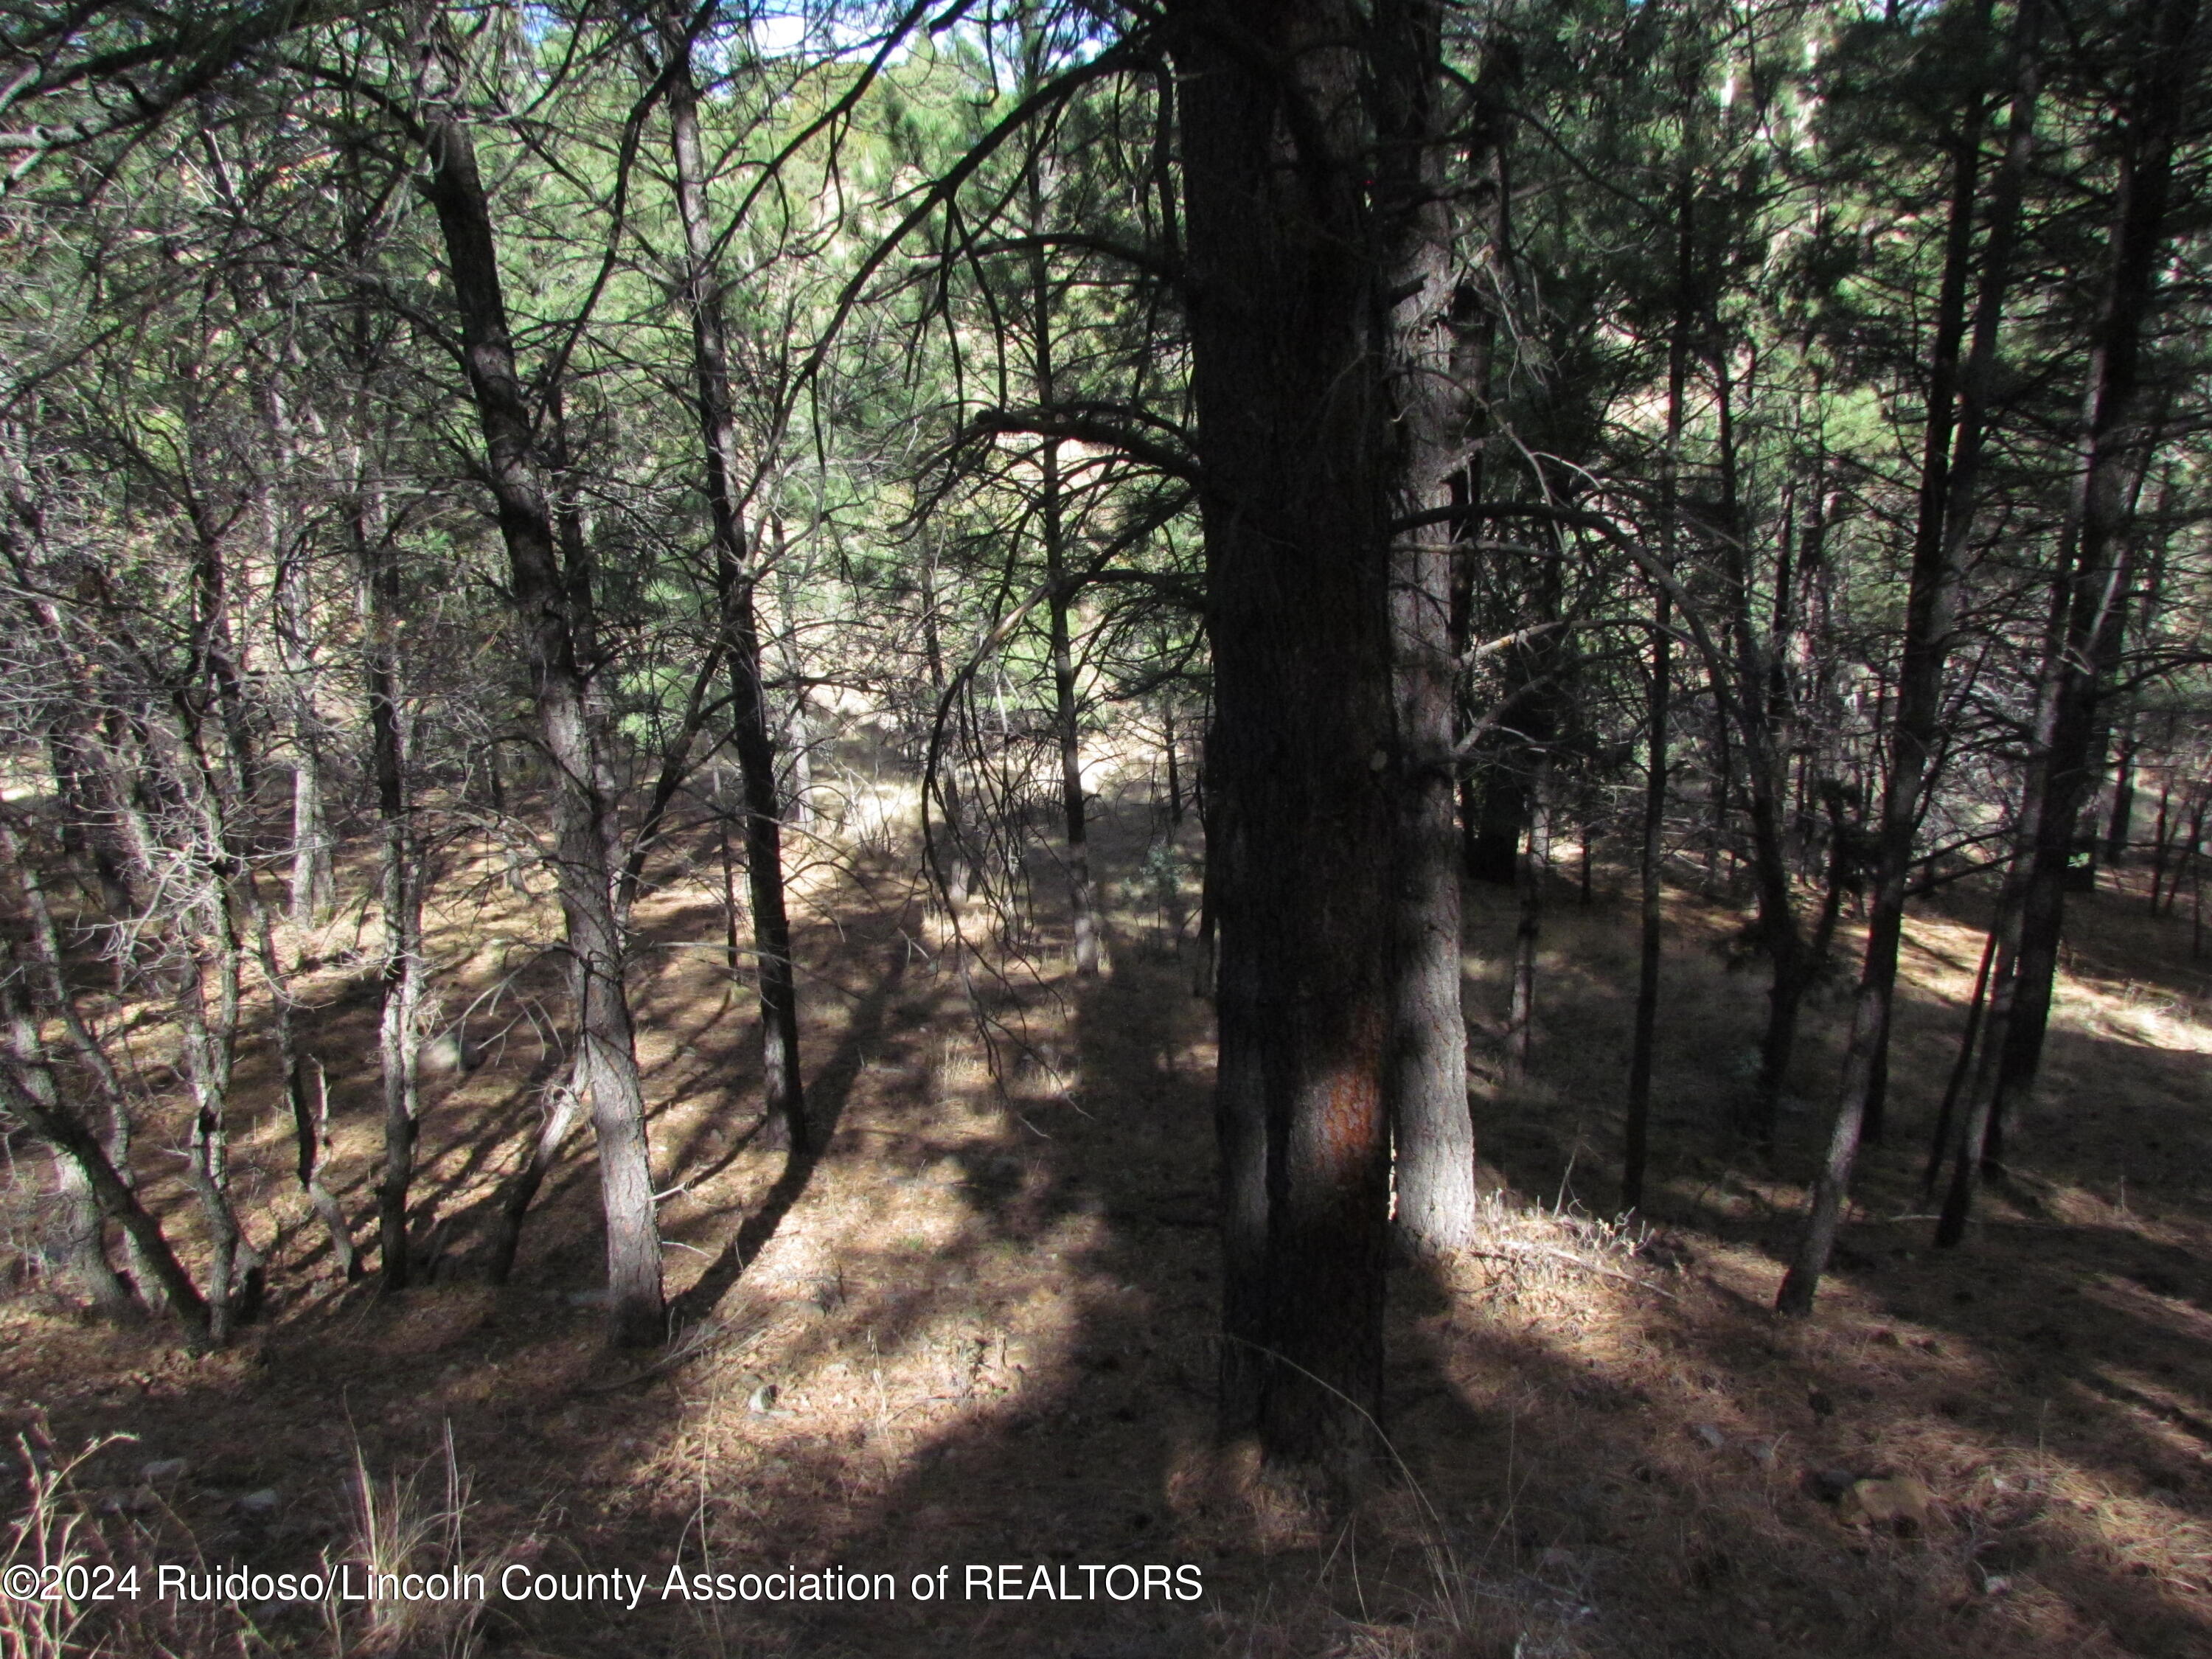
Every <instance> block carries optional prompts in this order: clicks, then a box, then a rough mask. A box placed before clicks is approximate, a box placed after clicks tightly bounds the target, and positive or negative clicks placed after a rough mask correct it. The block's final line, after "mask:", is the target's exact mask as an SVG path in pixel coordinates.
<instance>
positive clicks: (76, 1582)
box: [0, 1428, 254, 1659]
mask: <svg viewBox="0 0 2212 1659" xmlns="http://www.w3.org/2000/svg"><path fill="white" fill-rule="evenodd" d="M130 1443H131V1437H130V1436H129V1435H119V1434H118V1435H108V1436H105V1437H100V1438H99V1439H95V1440H93V1441H91V1442H89V1443H86V1444H85V1445H83V1446H81V1447H79V1448H78V1449H76V1450H73V1451H64V1450H63V1449H61V1448H59V1447H58V1445H57V1444H56V1443H54V1441H53V1440H52V1437H50V1436H49V1435H48V1434H46V1432H45V1431H44V1430H43V1428H33V1429H31V1430H28V1431H24V1432H22V1433H20V1434H18V1435H17V1437H16V1439H15V1446H16V1450H17V1453H18V1456H19V1458H20V1461H21V1468H22V1477H23V1484H22V1486H21V1488H19V1489H18V1490H17V1492H14V1493H11V1494H10V1497H11V1498H13V1499H15V1501H16V1502H19V1503H20V1504H21V1508H20V1509H18V1510H15V1513H14V1514H13V1515H12V1516H10V1518H9V1520H8V1521H7V1522H6V1523H5V1525H6V1528H7V1530H6V1534H5V1544H4V1547H0V1576H4V1578H5V1583H6V1589H5V1592H4V1593H0V1656H4V1659H82V1656H89V1655H94V1654H99V1655H103V1656H113V1659H170V1656H177V1659H185V1656H190V1659H200V1656H203V1655H206V1656H210V1659H211V1656H215V1655H218V1654H223V1653H242V1652H244V1651H245V1650H246V1644H247V1643H248V1642H249V1640H250V1639H251V1638H252V1637H253V1635H254V1632H253V1626H252V1620H250V1619H248V1618H247V1617H246V1615H245V1614H244V1613H242V1612H241V1611H240V1609H239V1608H238V1607H236V1605H235V1604H234V1603H229V1602H193V1601H173V1600H168V1599H165V1598H163V1597H161V1596H160V1595H157V1594H156V1593H155V1573H156V1571H157V1570H158V1568H159V1566H160V1565H161V1564H163V1563H169V1564H175V1565H189V1566H190V1567H191V1569H192V1570H194V1571H200V1570H204V1568H205V1566H206V1561H205V1559H204V1556H203V1555H202V1553H201V1552H200V1549H199V1547H198V1545H197V1541H196V1540H195V1539H194V1538H193V1537H192V1535H191V1532H190V1530H189V1529H188V1528H185V1527H184V1526H183V1525H182V1524H181V1523H180V1522H179V1521H178V1519H177V1516H176V1515H175V1513H174V1511H173V1510H172V1509H171V1508H170V1507H169V1505H168V1504H167V1501H166V1499H165V1498H164V1496H163V1494H162V1493H161V1492H160V1491H159V1490H158V1489H157V1488H156V1487H155V1486H154V1485H152V1484H151V1483H150V1482H147V1481H143V1480H142V1482H141V1483H140V1484H139V1485H137V1486H134V1487H130V1488H125V1489H121V1490H111V1491H107V1492H101V1491H100V1490H99V1489H98V1488H97V1487H96V1486H94V1484H93V1482H92V1480H91V1477H90V1470H89V1466H90V1465H92V1464H93V1463H94V1462H95V1461H96V1460H98V1459H100V1456H101V1455H102V1454H103V1453H106V1452H109V1451H110V1450H112V1449H119V1448H121V1447H123V1446H125V1445H128V1444H130ZM147 1473H149V1474H159V1473H160V1471H159V1469H158V1468H149V1470H148V1471H147Z"/></svg>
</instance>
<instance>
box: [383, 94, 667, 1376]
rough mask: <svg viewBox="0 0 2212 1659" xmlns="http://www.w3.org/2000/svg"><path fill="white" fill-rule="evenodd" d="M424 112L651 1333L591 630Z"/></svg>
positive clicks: (602, 1155) (471, 191) (466, 184)
mask: <svg viewBox="0 0 2212 1659" xmlns="http://www.w3.org/2000/svg"><path fill="white" fill-rule="evenodd" d="M421 121H422V139H423V143H424V148H425V149H426V150H427V152H428V156H429V161H430V178H429V185H428V194H429V197H430V200H431V203H432V204H433V206H434V207H435V209H436V210H437V215H438V223H439V228H440V231H441V234H442V236H443V239H444V251H445V256H446V265H447V275H448V276H449V277H450V278H451V280H452V283H453V301H454V304H455V307H456V308H457V310H458V312H459V319H460V323H461V347H462V352H461V355H462V359H463V365H464V367H465V370H466V372H467V375H468V382H469V391H470V395H471V399H472V400H473V402H474V404H475V405H476V412H477V422H478V425H479V427H480V428H481V430H482V434H483V442H484V452H485V454H484V463H485V464H484V469H483V479H484V482H485V483H486V484H487V486H488V487H489V489H490V490H491V493H492V495H493V498H494V500H495V502H496V503H497V507H498V519H499V527H500V533H501V539H502V540H503V542H504V543H505V544H506V549H507V572H508V596H509V598H510V599H511V601H512V603H513V607H514V613H515V624H516V633H517V635H518V642H519V643H520V646H521V647H522V650H523V653H524V659H525V662H526V665H527V668H528V671H529V678H530V687H531V695H532V701H533V702H534V704H535V707H536V714H537V724H538V738H539V741H540V742H541V743H542V744H544V750H545V757H546V760H547V762H548V763H549V765H550V772H551V776H552V797H553V799H552V816H553V823H554V842H555V849H554V850H555V869H556V874H557V877H558V880H559V884H560V894H561V907H562V914H563V917H564V920H565V922H566V931H567V935H568V950H569V956H570V960H571V962H572V963H573V964H574V975H575V981H576V986H577V994H578V1001H579V1004H580V1007H579V1016H580V1018H579V1025H580V1032H579V1036H580V1042H581V1043H582V1046H583V1047H584V1048H585V1049H586V1052H587V1054H588V1057H589V1059H588V1064H589V1072H590V1077H591V1084H592V1129H593V1132H594V1133H595V1135H596V1136H597V1139H598V1141H599V1182H600V1197H601V1203H602V1207H603V1210H604V1212H605V1220H606V1251H607V1287H608V1307H609V1322H610V1324H609V1329H610V1335H611V1338H612V1339H613V1340H615V1341H616V1342H617V1343H622V1344H646V1343H651V1342H655V1341H658V1340H659V1339H660V1337H661V1335H662V1334H663V1329H662V1328H663V1322H664V1318H663V1310H662V1296H661V1271H660V1237H659V1228H658V1226H657V1225H656V1222H655V1220H654V1216H653V1179H652V1173H651V1169H650V1165H649V1162H648V1158H649V1152H648V1148H647V1139H646V1127H645V1096H644V1091H643V1088H642V1086H641V1083H640V1080H639V1076H638V1066H637V1051H636V1042H635V1032H634V1030H633V1026H632V1023H631V1018H630V1007H629V994H628V990H627V987H626V986H625V983H624V959H623V934H622V928H621V926H620V923H619V921H618V919H617V912H616V894H615V882H616V878H617V871H618V868H619V863H620V860H618V859H617V856H616V854H615V842H616V836H617V823H616V817H615V815H616V802H615V801H614V800H613V799H611V797H610V796H609V794H608V793H607V792H606V789H605V777H604V770H603V766H602V763H601V758H600V755H599V744H600V743H601V741H602V734H600V733H599V732H596V731H595V730H594V723H593V720H592V711H591V708H590V698H589V695H588V689H587V685H586V668H585V664H584V661H583V659H582V658H581V657H580V654H579V651H578V648H577V635H578V633H579V630H580V626H581V625H583V624H586V623H588V618H579V617H574V616H573V615H572V607H573V605H574V601H575V599H576V598H577V597H579V596H576V595H574V594H572V593H571V592H570V591H569V588H568V584H567V582H566V581H565V580H564V578H563V572H562V566H561V562H560V559H559V556H558V553H557V551H556V547H555V543H554V533H553V524H552V520H551V517H550V514H549V513H548V511H547V509H546V504H545V497H544V492H543V490H542V489H541V488H540V486H539V483H538V478H537V477H536V469H535V465H534V462H533V457H532V420H531V414H530V408H529V404H528V402H527V401H526V395H525V392H524V390H523V386H522V382H521V380H520V376H519V375H518V374H517V373H516V369H515V362H514V347H513V337H512V336H511V334H510V332H509V331H508V327H507V302H506V298H505V295H504V294H503V292H502V289H501V281H500V273H499V265H498V259H497V255H496V253H495V247H494V242H493V236H492V226H491V214H490V208H489V203H488V201H487V199H486V197H485V194H484V188H483V180H482V179H481V177H480V176H479V174H478V172H477V159H476V148H475V144H474V142H473V141H472V139H471V137H470V134H469V131H468V128H467V126H466V125H465V123H464V122H463V120H462V119H461V118H460V117H459V114H458V112H455V111H453V109H451V108H450V107H448V106H444V105H441V104H430V105H427V106H425V107H424V109H423V111H422V117H421ZM585 631H588V630H587V629H585Z"/></svg>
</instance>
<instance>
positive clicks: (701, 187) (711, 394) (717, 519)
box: [659, 12, 812, 1159]
mask: <svg viewBox="0 0 2212 1659" xmlns="http://www.w3.org/2000/svg"><path fill="white" fill-rule="evenodd" d="M684 21H685V15H684V14H683V13H680V12H678V13H663V14H662V15H661V19H660V25H659V27H660V32H661V49H662V51H663V52H665V53H667V54H668V58H669V75H668V119H669V127H670V134H671V150H672V152H673V160H674V162H675V185H676V204H677V212H678V216H679V217H681V219H682V220H683V222H684V248H685V269H684V303H685V307H686V308H687V309H688V310H689V311H690V316H691V346H692V380H693V388H694V393H695V396H696V399H697V404H698V418H699V432H700V438H701V441H702V456H703V459H704V461H705V473H706V478H705V482H706V495H707V508H708V520H709V522H710V524H711V526H712V527H713V531H714V571H715V583H716V586H717V588H718V590H719V595H720V603H721V607H722V617H721V628H722V639H723V647H724V649H725V650H726V652H727V653H728V656H729V675H730V726H731V733H730V735H731V743H732V747H733V748H735V749H736V750H737V754H738V777H739V783H740V787H741V788H742V790H743V793H744V803H745V879H746V883H747V888H748V896H750V900H751V908H752V921H753V949H754V951H755V953H756V956H757V971H758V974H759V984H760V1006H761V1079H762V1104H763V1109H764V1111H765V1113H766V1115H767V1116H768V1119H769V1121H770V1122H771V1123H772V1124H775V1125H776V1126H777V1127H778V1130H779V1132H780V1133H782V1134H783V1135H784V1137H785V1139H786V1142H787V1150H788V1152H789V1155H790V1156H791V1157H792V1158H794V1159H799V1158H806V1157H807V1156H808V1155H809V1154H810V1153H811V1150H812V1145H811V1139H810V1138H809V1134H808V1131H807V1121H806V1095H805V1086H804V1085H803V1083H802V1081H801V1079H800V1074H799V989H798V979H797V975H795V973H794V971H793V964H792V957H791V923H790V921H789V919H788V917H787V914H786V912H785V909H784V890H783V819H782V813H781V811H780V809H779V805H778V802H777V799H776V793H777V792H776V782H775V739H774V738H773V737H771V736H770V734H769V719H768V698H767V696H766V693H765V691H764V690H763V685H762V679H761V647H760V624H759V620H758V616H757V610H756V607H755V602H754V595H755V592H756V590H757V586H758V582H759V578H760V571H759V568H758V567H757V562H755V561H754V560H753V558H752V557H751V554H750V548H749V547H748V545H747V542H746V538H745V533H744V526H743V524H742V523H741V522H740V521H739V519H738V495H737V492H738V477H739V473H740V471H741V467H742V461H741V457H740V453H739V449H738V423H737V416H736V412H735V407H736V406H735V404H734V403H733V402H732V388H731V384H730V368H729V348H728V344H727V340H726V332H725V325H724V320H723V313H722V301H721V283H720V276H719V274H718V273H717V270H716V269H715V252H714V225H713V222H712V216H711V214H710V211H709V209H708V201H707V183H706V179H707V170H706V169H707V164H706V153H705V150H704V148H703V147H702V143H701V140H700V136H699V93H698V88H697V87H696V84H695V83H694V82H693V79H692V75H691V40H690V35H689V33H687V32H686V30H685V28H684Z"/></svg>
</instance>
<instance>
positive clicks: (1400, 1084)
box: [1376, 6, 1479, 1256]
mask: <svg viewBox="0 0 2212 1659" xmlns="http://www.w3.org/2000/svg"><path fill="white" fill-rule="evenodd" d="M1386 14H1387V17H1384V16H1383V15H1378V21H1388V22H1389V24H1390V25H1391V26H1392V27H1389V29H1388V30H1387V31H1386V32H1384V33H1383V35H1382V38H1381V40H1379V41H1378V49H1377V53H1376V58H1377V63H1376V78H1377V85H1378V98H1377V106H1378V113H1379V114H1380V115H1381V117H1382V119H1383V125H1384V129H1385V130H1384V131H1383V134H1382V135H1381V137H1382V154H1383V155H1385V156H1387V157H1388V158H1389V161H1388V162H1387V163H1386V164H1385V166H1384V167H1383V179H1382V180H1381V188H1382V189H1383V191H1387V193H1388V195H1389V197H1390V198H1391V199H1390V200H1389V203H1388V204H1387V206H1388V210H1389V214H1390V217H1391V219H1392V220H1393V221H1394V222H1395V225H1396V226H1397V227H1398V228H1399V230H1400V237H1399V243H1398V246H1396V248H1395V249H1394V250H1392V251H1391V252H1390V255H1389V258H1390V262H1391V264H1392V265H1393V266H1394V267H1395V269H1393V270H1392V271H1391V273H1390V279H1389V293H1390V294H1391V295H1394V296H1403V297H1401V298H1399V299H1398V301H1397V303H1396V304H1395V306H1394V307H1391V309H1390V311H1389V315H1388V320H1387V323H1386V329H1387V334H1386V342H1387V348H1388V350H1389V368H1390V374H1391V385H1390V386H1389V396H1390V400H1391V404H1392V413H1393V415H1394V417H1395V418H1394V421H1393V429H1394V431H1395V435H1396V439H1397V443H1398V453H1397V454H1396V455H1395V457H1393V458H1392V465H1393V467H1394V469H1395V473H1396V486H1395V499H1394V501H1393V504H1392V505H1393V512H1394V515H1395V516H1396V517H1398V518H1401V519H1405V520H1414V519H1418V518H1420V517H1422V516H1424V515H1431V514H1433V513H1435V512H1436V511H1437V509H1439V508H1443V507H1449V506H1450V505H1451V504H1452V502H1453V500H1454V493H1455V492H1454V485H1455V481H1456V480H1459V479H1461V478H1462V475H1463V472H1464V469H1465V467H1466V465H1467V458H1468V445H1469V441H1470V439H1471V437H1472V428H1473V423H1474V409H1473V406H1472V400H1471V398H1470V392H1469V389H1470V387H1471V386H1473V385H1474V384H1475V383H1477V381H1478V380H1479V372H1477V373H1475V374H1470V372H1469V371H1470V369H1471V368H1472V366H1471V365H1470V364H1469V363H1468V361H1467V359H1468V349H1469V345H1470V336H1471V335H1473V334H1474V333H1475V332H1476V331H1475V330H1474V329H1472V328H1470V327H1469V326H1468V325H1469V324H1470V322H1471V321H1472V317H1471V314H1470V313H1473V312H1474V306H1473V304H1472V302H1471V300H1470V297H1469V296H1468V295H1466V294H1464V293H1463V292H1462V290H1461V288H1460V286H1459V284H1458V283H1456V282H1455V274H1456V273H1455V261H1454V255H1453V246H1452V243H1453V223H1452V214H1451V210H1450V208H1449V204H1447V203H1446V201H1445V200H1444V196H1443V187H1444V180H1443V159H1444V158H1443V151H1442V147H1441V145H1440V144H1438V143H1437V140H1436V131H1437V125H1438V119H1437V109H1436V100H1437V88H1438V77H1437V61H1438V58H1439V55H1440V47H1439V41H1438V36H1437V27H1438V24H1439V21H1440V14H1439V13H1438V12H1437V10H1436V9H1433V8H1431V7H1428V6H1413V7H1407V6H1397V7H1393V8H1386ZM1460 529H1461V526H1458V525H1456V524H1455V523H1453V522H1452V521H1450V520H1442V521H1440V522H1437V523H1434V524H1429V525H1424V526H1421V527H1419V528H1418V529H1414V530H1411V531H1407V532H1402V533H1401V535H1400V537H1399V538H1398V540H1397V543H1396V544H1395V547H1394V548H1393V550H1392V552H1391V561H1390V647H1391V654H1392V698H1393V702H1394V705H1395V719H1396V726H1397V731H1396V737H1397V741H1396V756H1397V765H1396V768H1395V778H1394V780H1393V781H1394V782H1395V785H1396V792H1395V796H1396V798H1395V802H1394V806H1395V813H1394V821H1393V823H1392V836H1393V844H1392V848H1391V865H1392V881H1393V892H1392V894H1391V962H1390V1060H1389V1076H1388V1079H1387V1086H1388V1090H1389V1105H1390V1119H1391V1132H1392V1136H1393V1139H1394V1141H1395V1154H1396V1156H1395V1187H1396V1194H1397V1207H1396V1229H1397V1236H1398V1239H1399V1242H1400V1243H1401V1245H1403V1246H1404V1247H1405V1248H1406V1249H1407V1250H1408V1251H1409V1252H1410V1253H1411V1254H1413V1255H1416V1256H1419V1255H1436V1254H1439V1253H1442V1252H1444V1251H1447V1250H1450V1249H1458V1248H1462V1247H1464V1246H1466V1245H1468V1244H1469V1243H1473V1242H1474V1221H1475V1190H1474V1120H1473V1119H1472V1117H1471V1116H1470V1115H1469V1114H1468V1096H1467V1022H1466V1017H1465V1014H1464V1012H1462V1007H1461V980H1462V969H1461V961H1460V957H1461V949H1462V947H1461V930H1460V848H1459V844H1458V836H1457V830H1456V826H1455V812H1454V803H1453V793H1454V789H1455V782H1456V775H1455V757H1454V754H1453V745H1454V742H1455V737H1456V729H1455V728H1456V724H1457V714H1458V710H1457V707H1456V699H1457V695H1458V684H1459V663H1458V656H1457V653H1456V651H1455V645H1454V630H1453V626H1452V622H1453V577H1454V574H1455V573H1454V566H1455V556H1454V544H1455V541H1456V540H1457V539H1458V536H1459V533H1460Z"/></svg>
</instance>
